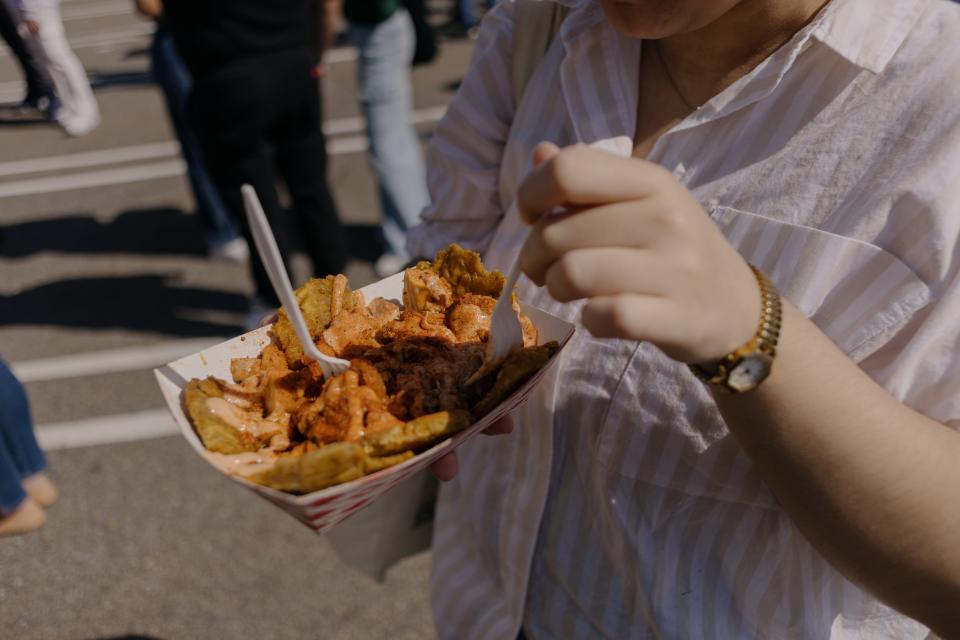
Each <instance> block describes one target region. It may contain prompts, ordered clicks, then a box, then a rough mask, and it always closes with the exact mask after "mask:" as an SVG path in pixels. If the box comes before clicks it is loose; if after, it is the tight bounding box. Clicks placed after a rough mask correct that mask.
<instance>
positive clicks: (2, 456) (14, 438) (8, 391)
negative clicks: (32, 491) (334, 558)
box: [0, 360, 52, 535]
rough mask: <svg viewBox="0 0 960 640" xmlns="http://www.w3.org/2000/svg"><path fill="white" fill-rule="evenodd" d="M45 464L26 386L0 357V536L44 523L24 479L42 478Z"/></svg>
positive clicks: (34, 527) (22, 531) (29, 529)
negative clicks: (32, 419) (24, 387)
mask: <svg viewBox="0 0 960 640" xmlns="http://www.w3.org/2000/svg"><path fill="white" fill-rule="evenodd" d="M46 466H47V461H46V459H45V458H44V456H43V452H42V451H41V450H40V447H39V446H38V445H37V441H36V438H35V437H34V435H33V428H32V421H31V418H30V407H29V405H28V403H27V397H26V394H25V393H24V391H23V386H22V385H21V384H20V381H19V380H17V379H16V378H15V377H14V375H13V373H12V372H11V371H10V369H9V367H7V365H6V363H4V362H3V361H2V360H0V535H8V534H16V533H24V532H26V531H31V530H33V529H36V528H37V527H39V526H40V525H42V524H43V522H44V519H45V518H44V515H43V512H42V511H41V510H40V508H39V506H38V505H37V504H36V503H35V502H34V501H33V500H32V499H30V497H29V496H28V492H27V490H26V488H25V487H24V485H23V480H24V479H25V478H31V479H35V478H41V477H43V476H42V472H43V470H44V469H46ZM50 486H51V487H52V484H51V485H50Z"/></svg>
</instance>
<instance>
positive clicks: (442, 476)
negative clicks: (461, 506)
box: [430, 415, 513, 482]
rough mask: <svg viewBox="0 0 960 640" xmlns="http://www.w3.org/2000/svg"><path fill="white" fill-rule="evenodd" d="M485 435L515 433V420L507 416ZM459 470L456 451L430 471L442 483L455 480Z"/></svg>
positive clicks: (433, 466) (431, 467) (486, 430)
mask: <svg viewBox="0 0 960 640" xmlns="http://www.w3.org/2000/svg"><path fill="white" fill-rule="evenodd" d="M484 433H485V434H487V435H488V436H503V435H507V434H509V433H513V419H512V418H511V417H510V416H509V415H505V416H503V417H502V418H500V419H499V420H497V421H496V422H494V423H493V424H492V425H490V426H489V427H487V428H486V429H485V430H484ZM459 470H460V461H459V459H458V458H457V452H456V451H451V452H450V453H448V454H446V455H445V456H443V457H442V458H440V459H438V460H437V461H436V462H434V463H433V464H431V465H430V471H432V472H433V475H434V476H436V478H437V480H439V481H441V482H447V481H449V480H453V478H454V477H455V476H456V475H457V471H459Z"/></svg>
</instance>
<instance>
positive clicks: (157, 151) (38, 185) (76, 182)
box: [0, 107, 446, 198]
mask: <svg viewBox="0 0 960 640" xmlns="http://www.w3.org/2000/svg"><path fill="white" fill-rule="evenodd" d="M445 112H446V107H430V108H426V109H419V110H417V111H415V112H414V114H413V122H414V124H432V123H434V122H437V121H438V120H440V119H441V118H442V117H443V114H444V113H445ZM323 128H324V132H325V133H327V134H328V135H330V136H331V138H330V139H329V140H328V141H327V152H328V153H329V154H330V155H333V156H337V155H347V154H351V153H361V152H363V151H366V149H367V139H366V136H362V135H352V136H341V137H334V136H340V134H345V133H349V132H359V131H362V130H363V120H362V119H361V118H340V119H336V120H330V121H327V122H325V123H324V126H323ZM178 153H179V146H178V145H177V143H175V142H156V143H148V144H142V145H131V146H129V147H117V148H114V149H102V150H100V151H86V152H83V153H70V154H64V155H60V156H50V157H47V158H30V159H27V160H14V161H10V162H2V163H0V177H5V176H22V175H29V174H34V173H42V172H46V171H59V170H70V169H85V168H90V167H100V166H107V165H113V164H121V163H127V162H139V161H144V160H159V161H158V162H152V163H148V164H139V165H134V166H127V167H117V168H113V169H101V170H97V171H81V172H76V173H68V174H65V175H57V176H50V177H42V178H30V179H26V180H14V181H7V182H0V198H12V197H17V196H27V195H36V194H41V193H55V192H59V191H69V190H73V189H88V188H92V187H104V186H111V185H118V184H129V183H132V182H143V181H146V180H155V179H158V178H169V177H173V176H179V175H183V173H184V172H185V170H186V165H185V164H184V162H183V161H182V160H181V159H180V158H178V157H176V156H177V154H178Z"/></svg>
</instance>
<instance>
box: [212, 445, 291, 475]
mask: <svg viewBox="0 0 960 640" xmlns="http://www.w3.org/2000/svg"><path fill="white" fill-rule="evenodd" d="M203 455H204V456H206V458H207V460H209V461H210V462H212V463H213V464H214V466H216V467H217V468H218V469H220V470H221V471H223V472H224V473H226V474H227V475H231V476H249V475H253V474H255V473H260V472H261V471H266V470H267V469H269V468H270V467H272V466H273V464H274V463H275V462H276V461H277V457H276V456H275V455H274V454H273V453H271V452H270V451H258V452H253V451H251V452H248V453H235V454H229V455H228V454H224V453H216V452H214V451H204V452H203Z"/></svg>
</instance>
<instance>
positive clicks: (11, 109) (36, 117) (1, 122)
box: [0, 102, 50, 127]
mask: <svg viewBox="0 0 960 640" xmlns="http://www.w3.org/2000/svg"><path fill="white" fill-rule="evenodd" d="M19 104H20V103H19V102H7V103H3V104H0V127H29V126H35V125H49V124H50V121H49V120H47V119H46V118H45V117H43V116H42V115H41V114H40V113H39V112H37V111H33V110H26V111H24V110H21V109H20V108H19Z"/></svg>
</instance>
